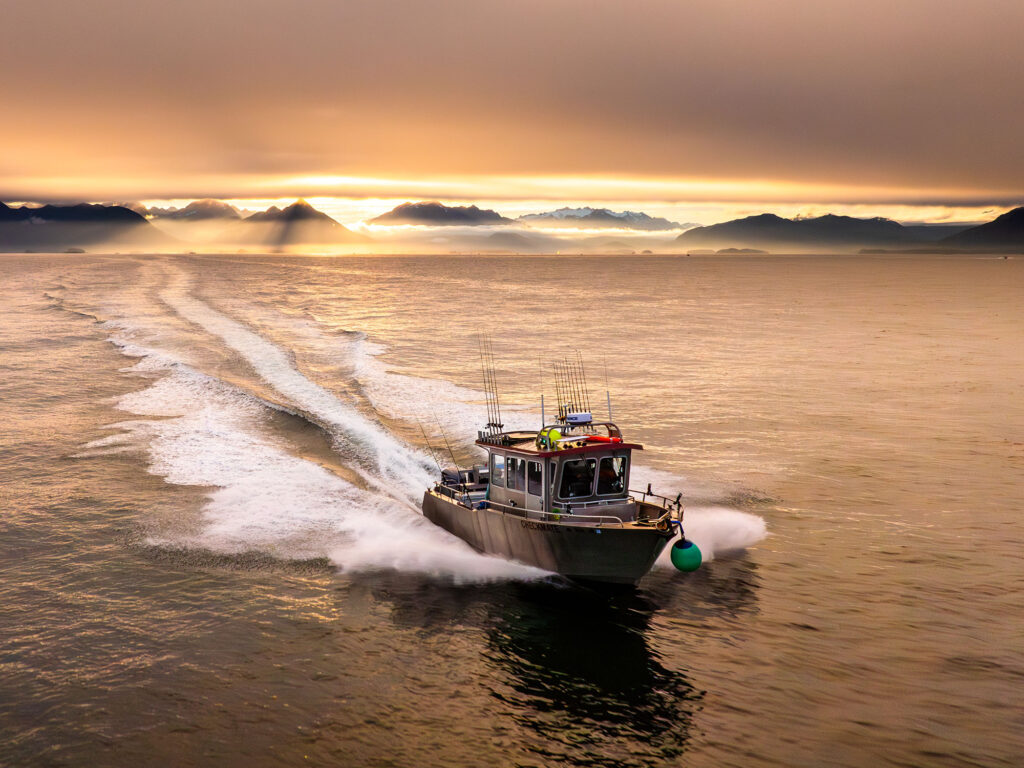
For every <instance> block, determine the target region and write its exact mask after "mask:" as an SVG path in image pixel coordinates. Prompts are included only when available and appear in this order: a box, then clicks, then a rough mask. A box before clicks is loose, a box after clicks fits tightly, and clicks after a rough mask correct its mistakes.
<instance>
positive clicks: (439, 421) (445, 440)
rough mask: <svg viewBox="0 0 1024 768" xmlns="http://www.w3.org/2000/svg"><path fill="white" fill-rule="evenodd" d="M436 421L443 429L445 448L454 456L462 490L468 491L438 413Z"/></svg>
mask: <svg viewBox="0 0 1024 768" xmlns="http://www.w3.org/2000/svg"><path fill="white" fill-rule="evenodd" d="M434 421H436V422H437V428H438V429H439V430H441V439H442V440H444V445H445V448H447V449H448V455H449V456H451V457H452V464H454V465H455V471H456V472H458V473H459V485H461V486H462V492H463V493H465V492H466V483H465V481H464V480H463V479H462V470H461V469H460V468H459V462H457V461H456V460H455V451H453V450H452V446H451V444H450V443H449V442H448V435H446V434H445V433H444V427H442V426H441V420H440V419H439V418H437V414H436V413H435V414H434Z"/></svg>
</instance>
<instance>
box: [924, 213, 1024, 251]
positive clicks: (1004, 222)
mask: <svg viewBox="0 0 1024 768" xmlns="http://www.w3.org/2000/svg"><path fill="white" fill-rule="evenodd" d="M941 242H942V245H949V246H953V247H956V248H995V249H998V250H1007V249H1009V250H1021V249H1024V207H1021V208H1014V209H1013V210H1012V211H1007V212H1006V213H1004V214H1003V215H1002V216H998V217H996V218H995V219H993V220H992V221H990V222H988V223H987V224H979V225H978V226H976V227H971V228H970V229H966V230H964V231H963V232H960V233H958V234H955V235H952V236H950V237H947V238H946V239H945V240H942V241H941Z"/></svg>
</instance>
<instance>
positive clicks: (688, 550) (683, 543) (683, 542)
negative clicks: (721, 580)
mask: <svg viewBox="0 0 1024 768" xmlns="http://www.w3.org/2000/svg"><path fill="white" fill-rule="evenodd" d="M671 555H672V565H674V566H675V567H676V569H677V570H680V571H682V572H683V573H689V572H690V571H696V570H697V569H698V568H700V560H701V558H700V548H699V547H698V546H697V545H696V544H694V543H693V542H692V541H690V540H689V539H684V538H679V539H676V541H675V543H673V544H672V552H671Z"/></svg>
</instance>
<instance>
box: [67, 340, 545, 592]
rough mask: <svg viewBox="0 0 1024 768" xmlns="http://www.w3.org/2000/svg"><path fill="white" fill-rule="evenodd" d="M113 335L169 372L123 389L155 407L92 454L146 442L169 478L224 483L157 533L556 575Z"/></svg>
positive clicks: (304, 553) (500, 575)
mask: <svg viewBox="0 0 1024 768" xmlns="http://www.w3.org/2000/svg"><path fill="white" fill-rule="evenodd" d="M111 340H112V341H113V342H114V343H116V344H117V345H118V346H119V347H120V349H121V351H122V352H123V353H124V354H125V355H127V356H130V357H136V358H139V359H138V361H137V362H136V364H135V365H134V366H132V367H131V368H130V369H128V370H131V371H133V372H136V373H139V374H140V375H149V374H152V373H153V372H155V371H162V372H163V376H162V377H161V378H159V379H157V380H156V381H155V382H153V383H152V384H151V385H150V386H148V387H146V388H144V389H141V390H139V391H136V392H131V393H128V394H126V395H123V396H121V397H120V398H119V399H118V400H117V407H118V408H120V409H122V410H124V411H127V412H129V413H132V414H134V415H136V416H140V417H143V418H139V419H133V420H129V421H122V422H119V423H117V424H114V425H111V427H113V428H116V429H118V430H120V432H119V433H118V434H116V435H111V436H108V437H105V438H101V439H99V440H96V441H93V442H91V443H89V444H87V445H86V446H84V451H83V454H82V455H96V454H97V453H107V452H112V451H117V452H122V451H124V450H129V449H131V450H141V451H144V452H145V453H146V454H147V456H148V458H149V462H150V468H149V469H150V472H152V473H153V474H156V475H160V476H162V477H163V478H164V479H165V480H166V481H167V482H169V483H173V484H176V485H186V486H202V487H209V488H212V489H213V490H211V491H209V493H208V494H207V501H206V503H205V504H204V505H203V507H202V510H201V517H200V519H199V520H198V521H197V525H194V526H181V525H178V526H174V525H169V526H164V527H163V528H162V529H161V530H158V531H157V532H155V533H154V534H152V535H151V536H150V539H149V540H150V543H152V544H156V545H162V546H174V547H186V548H200V549H206V550H211V551H215V552H219V553H225V554H240V553H245V552H251V551H260V552H264V553H267V554H270V555H273V556H276V557H280V558H288V559H305V558H311V557H327V558H328V559H329V560H330V561H331V562H332V563H333V564H334V565H336V566H337V567H338V568H339V569H341V570H375V569H386V568H393V569H398V570H405V571H414V572H419V573H425V574H431V575H438V576H444V577H448V578H451V579H453V580H455V581H459V582H461V581H481V580H493V579H510V578H513V579H530V578H538V577H543V576H546V575H548V574H546V573H545V572H543V571H540V570H538V569H534V568H529V567H527V566H524V565H520V564H517V563H512V562H508V561H505V560H501V559H498V558H493V557H485V556H483V555H480V554H478V553H476V552H475V551H473V550H472V549H471V548H470V547H469V546H468V545H467V544H465V543H464V542H462V541H461V540H459V539H457V538H455V537H453V536H450V535H449V534H447V533H445V532H444V531H442V530H441V529H440V528H437V527H436V526H434V525H432V524H431V523H429V522H428V521H427V520H426V519H425V518H423V517H422V516H421V515H420V514H419V511H418V510H417V509H416V507H415V506H414V505H412V504H411V503H403V502H400V501H396V500H395V499H394V498H393V497H391V496H388V495H385V494H382V493H379V492H376V491H374V490H372V489H370V490H367V489H362V488H358V487H356V486H355V485H353V484H351V483H349V482H347V481H346V480H344V479H342V478H340V477H338V476H337V475H335V474H334V473H332V472H330V471H329V470H327V469H325V468H324V467H321V466H319V465H318V464H316V463H314V462H312V461H309V460H306V459H303V458H300V457H297V456H294V455H292V454H290V453H289V452H288V450H287V448H286V447H285V446H283V445H281V444H280V443H279V442H278V441H276V440H274V439H273V437H272V436H271V435H269V434H267V433H266V432H265V431H264V430H263V429H261V423H262V422H264V421H265V419H266V416H267V408H268V407H272V406H269V404H266V403H264V402H262V401H260V400H259V399H257V398H255V397H253V396H251V395H250V394H248V393H246V392H244V391H243V390H240V389H238V388H236V387H234V386H232V385H229V384H227V383H225V382H223V381H220V380H219V379H216V378H213V377H210V376H207V375H206V374H203V373H201V372H199V371H197V370H195V369H193V368H191V367H190V366H188V365H185V364H184V363H182V362H181V361H180V360H177V359H175V358H173V357H172V356H170V355H168V354H167V353H166V352H163V351H161V350H156V349H147V348H146V347H144V346H141V345H140V344H138V343H136V342H134V341H129V340H127V339H126V337H125V336H124V335H123V334H115V335H114V336H113V337H112V338H111Z"/></svg>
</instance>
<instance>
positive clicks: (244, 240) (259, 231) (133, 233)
mask: <svg viewBox="0 0 1024 768" xmlns="http://www.w3.org/2000/svg"><path fill="white" fill-rule="evenodd" d="M133 208H134V210H133ZM364 242H368V238H366V237H365V236H363V235H360V234H357V233H355V232H352V231H351V230H349V229H347V228H346V227H344V226H342V225H341V224H339V223H338V222H337V221H335V220H334V219H332V218H331V217H330V216H328V215H327V214H325V213H322V212H321V211H318V210H316V209H315V208H314V207H313V206H311V205H310V204H309V203H307V202H306V201H305V200H298V201H296V202H295V203H292V204H291V205H289V206H287V207H286V208H278V207H276V206H274V207H272V208H269V209H267V210H266V211H262V212H259V213H254V214H252V215H251V216H248V217H246V218H242V215H241V212H240V211H239V210H238V209H237V208H235V207H234V206H231V205H228V204H227V203H224V202H221V201H219V200H197V201H195V202H193V203H189V204H188V205H187V206H185V207H184V208H181V209H174V208H168V209H160V208H150V209H146V208H145V207H143V206H141V205H133V206H132V208H129V207H128V206H127V205H99V204H85V203H83V204H79V205H70V206H59V205H44V206H38V207H31V206H22V207H20V208H11V207H9V206H7V205H5V204H4V203H0V251H12V250H50V251H52V250H64V249H68V248H74V249H80V248H92V249H95V248H104V249H127V248H132V249H153V250H158V251H167V250H182V249H184V248H186V247H187V246H188V245H189V244H192V245H195V244H198V245H218V246H227V245H230V246H239V245H245V246H256V247H270V248H274V249H277V248H282V247H285V246H289V245H332V244H352V243H364Z"/></svg>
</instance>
